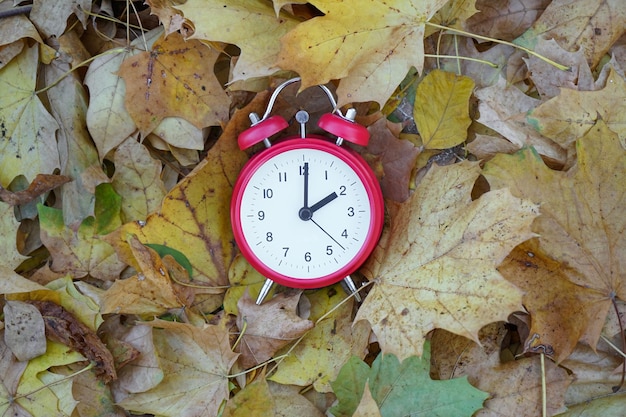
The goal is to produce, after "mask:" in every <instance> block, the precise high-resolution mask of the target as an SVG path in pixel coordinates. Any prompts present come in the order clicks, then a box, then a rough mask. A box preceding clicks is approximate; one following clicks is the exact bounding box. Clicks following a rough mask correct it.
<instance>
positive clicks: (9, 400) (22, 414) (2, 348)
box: [0, 330, 32, 417]
mask: <svg viewBox="0 0 626 417" xmlns="http://www.w3.org/2000/svg"><path fill="white" fill-rule="evenodd" d="M4 332H5V330H0V415H3V416H8V415H10V416H15V417H32V415H31V414H30V413H29V412H27V411H26V410H24V409H23V408H22V406H21V405H19V404H18V403H17V402H15V395H16V391H17V385H18V383H19V381H20V378H21V376H22V374H23V372H24V369H25V368H26V365H27V364H28V362H21V361H18V360H17V359H16V357H15V356H14V355H13V353H12V352H11V350H10V349H9V348H8V347H7V345H6V344H5V342H4Z"/></svg>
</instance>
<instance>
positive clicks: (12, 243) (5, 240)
mask: <svg viewBox="0 0 626 417" xmlns="http://www.w3.org/2000/svg"><path fill="white" fill-rule="evenodd" d="M19 226H20V223H19V222H18V221H17V220H16V219H15V208H14V207H13V206H11V205H9V204H7V203H5V202H3V201H0V234H1V235H2V239H0V253H2V258H1V259H0V267H3V268H7V269H15V268H17V267H18V266H19V265H20V264H21V263H22V261H23V260H24V259H27V257H26V256H24V255H22V254H20V252H19V251H18V250H17V229H18V228H19Z"/></svg>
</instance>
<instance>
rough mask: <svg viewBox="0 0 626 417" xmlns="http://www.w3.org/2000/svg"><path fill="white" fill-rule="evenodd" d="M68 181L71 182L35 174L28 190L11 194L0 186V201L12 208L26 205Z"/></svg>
mask: <svg viewBox="0 0 626 417" xmlns="http://www.w3.org/2000/svg"><path fill="white" fill-rule="evenodd" d="M68 181H71V178H69V177H66V176H63V175H47V174H37V176H36V177H35V179H33V181H32V182H31V183H30V185H29V186H28V188H27V189H25V190H22V191H15V192H11V191H8V190H5V189H4V188H3V187H2V186H0V200H2V201H4V202H5V203H7V204H10V205H12V206H18V205H20V204H27V203H29V202H31V201H33V200H34V199H35V198H37V197H39V196H40V195H41V194H44V193H47V192H48V191H50V190H54V189H55V188H57V187H59V186H61V185H63V184H65V183H66V182H68Z"/></svg>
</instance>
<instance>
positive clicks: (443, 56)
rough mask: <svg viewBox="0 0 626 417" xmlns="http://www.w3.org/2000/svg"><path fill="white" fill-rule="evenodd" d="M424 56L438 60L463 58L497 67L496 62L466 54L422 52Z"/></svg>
mask: <svg viewBox="0 0 626 417" xmlns="http://www.w3.org/2000/svg"><path fill="white" fill-rule="evenodd" d="M424 56H425V57H426V58H436V59H437V60H439V59H440V58H450V59H456V60H459V59H463V60H465V61H473V62H478V63H480V64H485V65H489V66H490V67H491V68H498V64H494V63H493V62H490V61H485V60H484V59H478V58H471V57H468V56H460V55H456V56H455V55H439V54H424Z"/></svg>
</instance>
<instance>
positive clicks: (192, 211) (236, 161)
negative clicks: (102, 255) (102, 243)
mask: <svg viewBox="0 0 626 417" xmlns="http://www.w3.org/2000/svg"><path fill="white" fill-rule="evenodd" d="M265 100H267V94H259V95H258V96H257V98H255V100H253V101H252V102H251V103H250V104H249V105H248V106H246V107H245V108H243V109H241V110H240V111H238V112H236V113H235V115H234V116H233V118H232V119H231V121H230V122H229V123H228V125H227V126H226V128H225V129H224V133H223V134H222V136H221V137H220V139H218V141H217V143H216V144H215V145H214V146H213V147H212V148H211V150H210V151H209V153H208V155H207V158H206V159H205V160H204V161H202V162H201V163H200V164H199V165H198V166H197V167H196V168H195V169H194V171H193V172H192V173H191V174H189V175H188V176H187V177H186V178H185V179H183V180H182V181H180V182H179V183H178V184H177V185H176V186H175V187H174V188H173V189H172V190H171V191H170V192H169V193H168V194H167V196H166V197H165V199H164V201H163V205H162V207H161V209H160V210H159V211H158V212H156V213H153V214H151V215H150V216H148V218H147V219H146V221H145V222H132V223H127V224H125V225H124V226H122V227H121V228H119V229H118V230H116V231H115V232H113V233H112V234H110V235H109V236H108V237H107V240H108V241H109V242H111V243H112V244H113V245H114V246H115V248H116V251H117V252H118V255H119V257H120V258H121V259H123V260H124V261H125V262H126V263H128V264H129V265H134V266H136V268H135V269H138V266H137V264H136V262H135V261H134V257H133V255H132V253H131V251H130V247H129V246H128V243H127V236H128V235H129V234H130V235H137V237H138V238H139V240H140V241H141V242H142V243H155V244H160V245H165V246H168V247H170V248H173V249H176V250H178V251H179V252H182V253H183V254H184V255H185V256H186V257H187V259H189V261H190V263H191V265H192V267H193V274H192V276H191V279H193V280H194V281H196V282H195V284H198V283H200V284H202V283H209V284H210V286H219V287H222V288H217V289H212V288H211V287H207V288H206V291H209V290H212V291H213V292H214V293H215V292H217V293H221V292H223V291H224V290H225V288H224V287H225V286H227V285H228V268H229V265H230V264H231V262H232V259H233V257H234V255H235V253H234V248H233V245H232V240H233V237H232V230H231V227H230V218H229V213H230V197H231V193H232V186H233V184H234V183H235V180H236V178H237V175H238V174H239V171H240V170H241V167H242V166H243V165H244V163H245V161H246V159H247V157H246V154H245V153H244V152H241V151H240V150H239V148H238V146H237V135H238V134H239V133H240V132H241V131H243V130H244V129H247V128H248V127H250V121H249V119H248V114H249V113H250V112H252V111H255V112H259V113H261V112H262V108H264V105H265ZM194 287H195V288H196V290H197V291H198V292H201V291H204V290H200V289H198V288H197V286H196V285H194ZM221 303H222V299H221V298H219V299H216V300H215V303H214V305H213V306H208V308H207V310H209V311H213V310H214V309H215V308H217V307H219V306H220V305H221ZM211 307H212V308H211Z"/></svg>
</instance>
